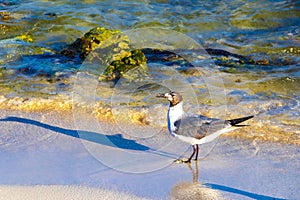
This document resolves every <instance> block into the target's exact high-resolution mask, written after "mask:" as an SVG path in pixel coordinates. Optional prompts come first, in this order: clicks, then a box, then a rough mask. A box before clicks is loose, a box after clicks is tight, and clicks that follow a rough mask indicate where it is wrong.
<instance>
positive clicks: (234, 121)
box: [226, 115, 254, 126]
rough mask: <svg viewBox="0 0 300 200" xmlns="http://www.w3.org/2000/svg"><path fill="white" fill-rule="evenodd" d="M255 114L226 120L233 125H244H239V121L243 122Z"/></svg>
mask: <svg viewBox="0 0 300 200" xmlns="http://www.w3.org/2000/svg"><path fill="white" fill-rule="evenodd" d="M253 117H254V116H253V115H251V116H248V117H242V118H237V119H230V120H226V122H227V123H229V124H230V125H231V126H243V125H237V124H239V123H242V122H244V121H246V120H248V119H251V118H253Z"/></svg>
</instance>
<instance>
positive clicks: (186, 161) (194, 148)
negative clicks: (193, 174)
mask: <svg viewBox="0 0 300 200" xmlns="http://www.w3.org/2000/svg"><path fill="white" fill-rule="evenodd" d="M196 149H197V148H196V147H195V145H193V153H192V155H191V156H190V157H189V159H187V160H185V161H183V162H185V163H190V162H191V160H192V158H193V156H194V154H195V152H196Z"/></svg>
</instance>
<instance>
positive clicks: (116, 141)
mask: <svg viewBox="0 0 300 200" xmlns="http://www.w3.org/2000/svg"><path fill="white" fill-rule="evenodd" d="M0 122H18V123H24V124H30V125H35V126H38V127H42V128H45V129H48V130H51V131H54V132H57V133H60V134H63V135H67V136H71V137H75V138H79V139H82V140H86V141H90V142H94V143H97V144H101V145H106V146H111V147H116V148H120V149H127V150H138V151H147V150H150V147H148V146H145V145H143V144H139V143H138V142H136V141H135V140H130V139H126V138H124V137H123V136H122V134H114V135H106V134H102V133H96V132H90V131H83V130H72V129H66V128H61V127H57V126H53V125H49V124H45V123H42V122H39V121H36V120H32V119H27V118H20V117H7V118H4V119H0Z"/></svg>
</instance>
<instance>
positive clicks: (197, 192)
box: [169, 162, 224, 200]
mask: <svg viewBox="0 0 300 200" xmlns="http://www.w3.org/2000/svg"><path fill="white" fill-rule="evenodd" d="M187 166H188V167H189V169H190V170H191V172H192V175H193V182H179V183H177V184H175V185H174V186H173V187H172V189H171V191H170V192H169V199H170V200H194V199H195V200H220V199H221V200H222V199H224V198H223V197H222V196H221V194H220V193H219V192H218V191H216V190H214V189H211V188H209V187H207V186H205V185H202V184H201V183H199V182H198V176H199V168H198V162H195V170H194V169H193V167H192V166H191V163H187Z"/></svg>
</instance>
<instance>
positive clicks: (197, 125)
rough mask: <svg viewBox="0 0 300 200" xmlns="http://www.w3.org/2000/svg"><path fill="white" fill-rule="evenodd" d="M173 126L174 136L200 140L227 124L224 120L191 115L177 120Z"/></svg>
mask: <svg viewBox="0 0 300 200" xmlns="http://www.w3.org/2000/svg"><path fill="white" fill-rule="evenodd" d="M174 125H175V127H176V131H175V133H176V134H178V135H182V136H188V137H194V138H196V139H201V138H203V137H205V136H208V135H210V134H213V133H215V132H216V131H219V130H221V129H223V128H224V127H226V126H228V125H229V124H228V123H227V122H226V121H225V120H220V119H215V118H208V117H206V116H204V115H193V116H188V117H184V118H182V119H180V120H177V121H176V122H175V123H174Z"/></svg>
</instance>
